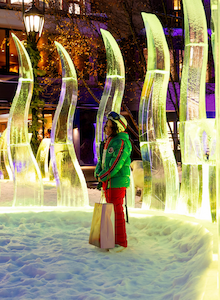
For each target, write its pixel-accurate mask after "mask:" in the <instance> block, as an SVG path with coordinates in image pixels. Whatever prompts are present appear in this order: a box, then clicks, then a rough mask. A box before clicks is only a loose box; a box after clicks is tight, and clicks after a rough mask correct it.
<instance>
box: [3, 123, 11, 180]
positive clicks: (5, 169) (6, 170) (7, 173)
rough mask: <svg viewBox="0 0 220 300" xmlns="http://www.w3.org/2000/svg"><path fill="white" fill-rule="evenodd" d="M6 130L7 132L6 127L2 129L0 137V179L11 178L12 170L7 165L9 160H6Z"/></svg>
mask: <svg viewBox="0 0 220 300" xmlns="http://www.w3.org/2000/svg"><path fill="white" fill-rule="evenodd" d="M6 132H7V129H5V130H4V132H3V134H2V136H1V138H0V155H1V157H0V159H1V164H0V171H1V173H2V178H1V179H10V180H13V175H12V171H11V168H10V165H9V160H8V151H7V141H6Z"/></svg>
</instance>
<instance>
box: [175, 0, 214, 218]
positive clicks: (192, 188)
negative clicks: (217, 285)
mask: <svg viewBox="0 0 220 300" xmlns="http://www.w3.org/2000/svg"><path fill="white" fill-rule="evenodd" d="M183 9H184V27H185V50H184V64H183V71H182V78H181V90H180V128H179V133H180V145H181V158H182V182H181V191H180V203H179V210H180V211H181V212H182V213H185V214H187V213H190V214H193V215H195V216H197V217H200V218H204V219H208V220H211V209H210V202H209V164H210V162H211V161H214V160H215V158H214V155H215V153H214V152H215V145H214V141H213V132H214V120H208V119H206V107H205V79H206V65H207V54H208V37H207V25H206V17H205V12H204V8H203V4H202V1H201V0H194V1H191V0H183ZM210 154H211V155H210Z"/></svg>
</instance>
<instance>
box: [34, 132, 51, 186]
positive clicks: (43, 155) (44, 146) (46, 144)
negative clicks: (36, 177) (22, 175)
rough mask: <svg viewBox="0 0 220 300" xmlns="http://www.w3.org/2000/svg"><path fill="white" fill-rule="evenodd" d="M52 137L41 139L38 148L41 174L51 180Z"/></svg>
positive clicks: (37, 157)
mask: <svg viewBox="0 0 220 300" xmlns="http://www.w3.org/2000/svg"><path fill="white" fill-rule="evenodd" d="M50 142H51V139H50V138H45V139H43V140H42V141H41V143H40V146H39V148H38V150H37V156H36V160H37V163H38V166H39V168H40V171H41V176H42V178H43V179H45V180H49V151H50Z"/></svg>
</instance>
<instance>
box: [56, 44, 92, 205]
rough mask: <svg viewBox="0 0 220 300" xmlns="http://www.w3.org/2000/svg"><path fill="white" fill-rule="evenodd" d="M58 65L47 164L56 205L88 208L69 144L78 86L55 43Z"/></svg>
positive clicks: (67, 60) (83, 183)
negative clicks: (59, 79)
mask: <svg viewBox="0 0 220 300" xmlns="http://www.w3.org/2000/svg"><path fill="white" fill-rule="evenodd" d="M55 44H56V47H57V51H58V53H59V56H60V59H61V64H62V87H61V94H60V98H59V103H58V106H57V109H56V112H55V116H54V119H53V124H52V130H51V163H52V169H53V174H54V177H55V181H56V187H57V205H58V206H73V207H83V206H85V205H89V198H88V191H87V185H86V181H85V177H84V175H83V173H82V170H81V168H80V165H79V163H78V160H77V157H76V154H75V149H74V145H73V118H74V113H75V108H76V104H77V91H78V83H77V76H76V71H75V68H74V65H73V62H72V60H71V58H70V56H69V54H68V53H67V51H66V50H65V49H64V48H63V46H62V45H61V44H59V43H58V42H55Z"/></svg>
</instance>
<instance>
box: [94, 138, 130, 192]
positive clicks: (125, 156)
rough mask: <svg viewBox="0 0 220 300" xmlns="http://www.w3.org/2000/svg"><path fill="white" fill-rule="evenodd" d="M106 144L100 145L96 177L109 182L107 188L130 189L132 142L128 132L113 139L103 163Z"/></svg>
mask: <svg viewBox="0 0 220 300" xmlns="http://www.w3.org/2000/svg"><path fill="white" fill-rule="evenodd" d="M104 145H105V142H101V144H100V157H99V161H98V164H97V166H96V169H95V177H96V178H98V177H99V178H100V179H101V181H102V182H105V181H108V186H107V188H120V187H129V185H130V163H131V158H130V155H131V150H132V146H131V142H130V141H129V136H128V134H127V133H126V132H120V133H118V134H117V135H116V136H115V137H113V138H112V139H111V141H110V142H109V144H108V147H107V150H106V156H105V161H104V162H102V158H103V154H104V155H105V150H104Z"/></svg>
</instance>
